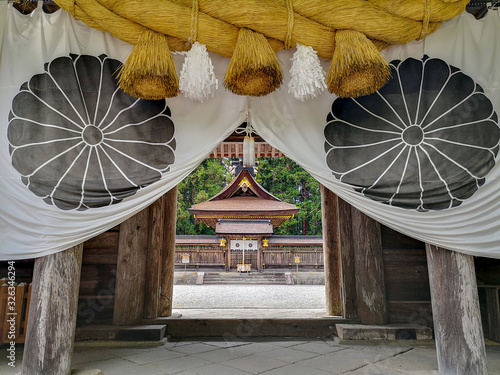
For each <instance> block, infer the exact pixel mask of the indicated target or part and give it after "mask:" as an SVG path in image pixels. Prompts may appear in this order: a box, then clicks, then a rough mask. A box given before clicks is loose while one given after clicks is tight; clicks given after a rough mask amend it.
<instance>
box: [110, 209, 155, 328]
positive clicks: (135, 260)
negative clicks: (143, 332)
mask: <svg viewBox="0 0 500 375" xmlns="http://www.w3.org/2000/svg"><path fill="white" fill-rule="evenodd" d="M148 236H149V209H148V208H146V209H144V210H142V211H141V212H139V213H138V214H136V215H134V216H132V217H131V218H130V219H128V220H126V221H124V222H123V223H121V224H120V235H119V238H118V264H117V271H116V291H115V306H114V312H113V324H114V325H127V324H139V323H140V322H141V320H142V315H143V311H144V284H145V275H146V259H147V254H148Z"/></svg>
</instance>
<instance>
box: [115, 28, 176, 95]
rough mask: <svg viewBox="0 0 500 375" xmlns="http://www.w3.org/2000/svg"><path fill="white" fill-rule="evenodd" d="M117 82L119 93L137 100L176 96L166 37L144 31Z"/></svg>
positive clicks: (174, 75)
mask: <svg viewBox="0 0 500 375" xmlns="http://www.w3.org/2000/svg"><path fill="white" fill-rule="evenodd" d="M118 78H119V84H120V87H121V88H122V90H123V91H125V92H126V93H127V94H129V95H131V96H133V97H136V98H141V99H146V100H160V99H164V98H173V97H175V96H177V94H178V93H179V81H178V80H177V75H176V72H175V65H174V59H173V58H172V54H171V53H170V49H169V48H168V41H167V37H166V36H165V35H163V34H160V33H157V32H156V31H153V30H150V29H146V30H145V31H144V32H143V33H142V34H141V36H140V38H139V40H138V42H137V44H136V45H135V46H134V48H133V50H132V52H131V53H130V56H129V57H128V58H127V62H126V63H125V65H124V66H123V67H122V69H121V70H120V71H119V72H118Z"/></svg>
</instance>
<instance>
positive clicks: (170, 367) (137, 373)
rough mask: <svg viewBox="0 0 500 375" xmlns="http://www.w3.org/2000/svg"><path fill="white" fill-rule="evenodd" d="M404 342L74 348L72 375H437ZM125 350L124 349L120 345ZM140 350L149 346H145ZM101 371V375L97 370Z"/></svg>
mask: <svg viewBox="0 0 500 375" xmlns="http://www.w3.org/2000/svg"><path fill="white" fill-rule="evenodd" d="M408 344H409V343H408V342H404V343H398V342H392V343H388V342H384V343H380V342H379V343H375V344H374V343H371V344H367V345H345V344H341V345H338V344H335V343H334V342H333V340H317V339H310V340H309V339H306V340H293V341H292V340H281V339H266V340H250V341H246V340H245V341H217V340H213V341H212V340H204V341H178V342H166V341H165V342H163V343H158V344H157V345H158V346H151V345H152V344H144V343H137V344H136V346H135V347H132V346H130V344H125V345H127V346H126V347H117V346H115V347H109V346H108V347H106V346H102V345H103V343H91V344H89V343H77V347H76V348H75V351H74V356H73V369H74V371H73V374H74V375H77V374H78V375H83V374H87V375H90V374H92V375H100V374H105V375H160V374H163V375H165V374H177V375H212V374H213V375H240V374H241V375H243V374H245V375H248V374H266V375H330V374H349V375H396V374H412V375H424V374H438V371H437V362H436V351H435V348H434V347H433V346H429V345H427V346H412V345H411V344H410V345H408ZM490 344H491V345H488V346H487V355H488V366H489V371H490V372H489V373H490V375H495V374H497V375H498V374H500V346H495V345H492V344H493V343H490ZM122 345H123V344H122ZM144 345H149V346H148V347H144ZM1 349H2V351H3V353H4V355H2V356H1V357H0V374H2V375H14V374H17V373H19V372H20V366H21V362H22V349H23V348H22V345H18V346H17V350H16V351H17V355H16V368H12V367H9V366H8V365H7V361H8V360H7V359H6V355H5V353H6V349H7V347H6V346H2V348H1ZM97 370H100V371H97Z"/></svg>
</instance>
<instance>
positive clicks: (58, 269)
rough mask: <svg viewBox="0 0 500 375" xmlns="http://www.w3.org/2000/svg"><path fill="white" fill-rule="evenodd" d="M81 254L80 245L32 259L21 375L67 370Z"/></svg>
mask: <svg viewBox="0 0 500 375" xmlns="http://www.w3.org/2000/svg"><path fill="white" fill-rule="evenodd" d="M82 254H83V244H80V245H77V246H74V247H72V248H70V249H68V250H66V251H62V252H59V253H56V254H51V255H47V256H44V257H41V258H38V259H36V261H35V268H34V270H33V285H32V295H31V304H30V310H29V316H30V319H29V320H28V328H27V333H26V340H25V342H26V344H25V346H24V355H23V364H22V374H23V375H69V374H70V373H71V360H72V357H73V345H74V341H75V327H76V313H77V308H78V290H79V287H80V272H81V268H82ZM20 318H21V317H19V319H20Z"/></svg>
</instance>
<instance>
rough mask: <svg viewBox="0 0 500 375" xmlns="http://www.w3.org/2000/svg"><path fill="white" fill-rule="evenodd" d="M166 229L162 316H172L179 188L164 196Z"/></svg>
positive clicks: (162, 272) (163, 254) (164, 234)
mask: <svg viewBox="0 0 500 375" xmlns="http://www.w3.org/2000/svg"><path fill="white" fill-rule="evenodd" d="M164 197H165V202H164V203H165V205H164V207H165V209H164V210H165V227H164V232H163V248H162V254H161V262H162V267H161V280H160V286H161V293H160V316H164V317H165V316H171V315H172V296H173V293H174V268H175V223H176V220H177V186H176V187H174V188H173V189H171V190H170V191H169V192H168V193H166V194H165V195H164Z"/></svg>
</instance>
